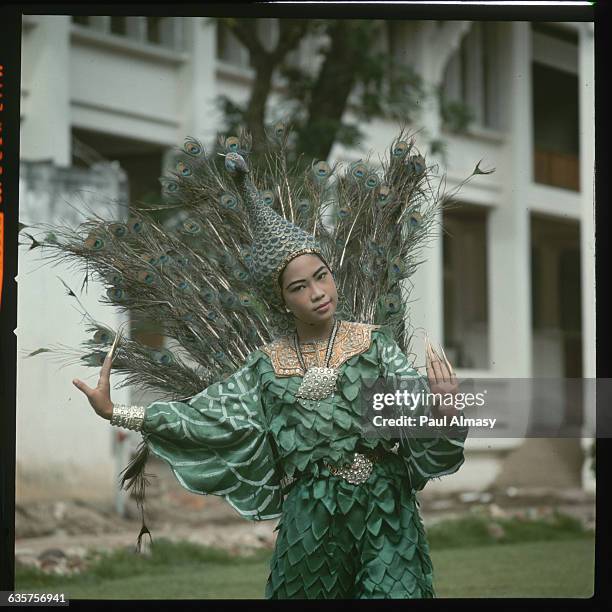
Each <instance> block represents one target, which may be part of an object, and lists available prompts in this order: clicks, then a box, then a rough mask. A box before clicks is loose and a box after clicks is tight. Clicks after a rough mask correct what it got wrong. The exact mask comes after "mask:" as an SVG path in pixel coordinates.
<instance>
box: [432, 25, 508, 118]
mask: <svg viewBox="0 0 612 612" xmlns="http://www.w3.org/2000/svg"><path fill="white" fill-rule="evenodd" d="M498 38H499V32H498V25H497V24H496V23H487V22H476V23H473V24H472V26H471V28H470V31H469V32H468V33H467V34H466V35H465V36H464V37H463V40H462V41H461V45H460V47H459V49H458V50H457V52H456V53H454V54H453V55H452V56H451V58H450V60H449V61H448V63H447V65H446V69H445V71H444V77H443V83H442V92H441V94H442V118H443V121H444V122H445V124H446V126H447V127H449V128H451V129H455V130H462V129H465V127H467V125H468V124H469V123H470V122H473V123H474V124H476V125H479V126H483V127H487V128H491V129H501V127H502V126H501V122H500V116H499V115H500V114H499V102H498V97H497V96H498V94H497V92H498V82H497V79H498V74H499V70H498V57H499V45H498V42H497V41H498Z"/></svg>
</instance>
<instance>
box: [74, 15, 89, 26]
mask: <svg viewBox="0 0 612 612" xmlns="http://www.w3.org/2000/svg"><path fill="white" fill-rule="evenodd" d="M72 23H77V24H78V25H84V26H88V25H89V17H88V16H87V15H73V16H72Z"/></svg>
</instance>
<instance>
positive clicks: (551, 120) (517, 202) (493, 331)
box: [17, 16, 595, 498]
mask: <svg viewBox="0 0 612 612" xmlns="http://www.w3.org/2000/svg"><path fill="white" fill-rule="evenodd" d="M258 28H259V32H260V36H261V38H262V41H271V40H274V36H275V35H276V23H275V20H273V19H266V20H263V19H262V20H258ZM313 49H314V42H313V41H308V40H307V41H305V42H304V43H303V44H302V45H301V47H300V48H299V49H298V50H297V51H296V52H294V54H293V57H292V61H295V62H299V63H301V64H303V65H307V64H308V62H309V61H312V57H313ZM388 51H389V53H393V54H394V55H395V56H396V57H397V58H398V59H400V60H402V61H405V62H406V63H407V64H410V65H411V66H412V67H413V68H414V69H415V70H416V71H417V72H418V73H419V74H420V75H421V76H422V78H423V79H424V81H425V83H426V84H427V86H428V87H429V88H431V90H432V91H434V90H439V91H441V92H442V95H441V96H429V97H428V98H427V99H426V100H425V103H424V104H423V109H422V115H421V117H420V120H419V125H418V126H415V127H418V128H422V130H423V131H422V134H423V136H424V138H426V139H428V140H430V141H431V140H436V139H438V140H439V139H441V140H442V141H443V142H444V143H445V151H446V154H445V155H440V156H438V157H436V156H430V157H428V159H432V157H433V158H434V159H435V160H436V161H439V163H440V165H441V167H442V168H443V170H444V172H445V173H446V181H447V186H448V188H449V189H450V190H452V189H453V188H454V187H456V186H458V185H459V183H460V182H461V181H462V180H463V179H464V178H465V177H467V176H468V175H469V174H470V173H471V172H472V170H473V169H474V167H475V165H476V163H477V162H478V161H479V160H483V162H482V166H483V167H485V168H488V167H495V168H496V172H495V173H493V174H490V175H486V176H478V177H475V179H473V180H472V181H470V182H469V183H468V184H467V185H465V186H463V187H462V188H461V190H460V192H459V195H458V199H459V200H460V201H461V203H462V206H460V207H458V208H456V209H453V210H452V211H448V212H445V213H444V215H442V217H441V219H440V221H441V223H442V226H443V228H444V232H443V234H442V235H441V236H440V238H439V239H438V240H437V241H435V242H434V243H433V244H432V245H431V247H430V248H429V249H428V251H427V261H426V263H425V264H423V266H422V267H421V268H420V269H419V271H418V272H417V274H416V275H415V279H414V289H413V292H412V293H411V299H414V300H415V301H414V302H413V305H412V321H411V322H412V324H413V325H414V326H415V327H416V328H417V335H418V330H427V333H428V334H429V336H430V337H431V338H432V339H433V340H435V341H438V342H440V343H442V344H443V345H444V347H445V350H446V351H447V354H448V356H449V359H450V360H451V362H452V363H453V364H454V365H455V366H456V369H457V374H458V376H459V377H464V376H465V377H473V378H531V377H567V378H581V377H584V378H594V377H595V306H594V303H595V301H594V287H595V267H594V256H595V251H594V221H593V218H594V214H593V213H594V197H593V168H594V91H593V85H594V77H593V64H594V55H593V24H590V23H547V24H535V23H529V22H499V23H498V22H469V21H448V22H444V21H420V22H419V21H406V22H402V21H396V22H393V23H392V24H390V25H389V49H388ZM252 79H253V71H252V69H251V68H250V65H249V56H248V52H247V51H246V49H245V48H244V47H242V46H241V45H240V44H239V43H238V42H237V41H236V40H235V39H233V38H232V36H231V35H230V34H229V32H227V31H225V30H224V29H223V28H221V27H219V26H217V25H216V24H215V23H213V22H212V21H210V20H208V19H205V18H178V17H163V18H158V17H155V18H153V17H106V16H95V17H94V16H92V17H70V16H24V21H23V38H22V99H21V160H22V163H23V166H24V168H25V167H26V166H30V165H32V164H41V163H47V164H51V165H53V166H54V167H56V168H73V169H79V168H80V169H81V170H83V169H89V170H91V169H92V168H94V169H95V168H96V167H99V165H100V163H103V162H105V161H114V162H118V164H119V166H120V167H121V169H122V170H123V172H124V173H125V177H126V178H127V186H128V189H129V196H130V197H131V198H132V199H143V198H147V197H155V196H156V194H157V193H158V190H159V183H158V177H159V176H161V175H162V174H163V173H164V171H165V169H166V165H167V162H168V160H169V159H170V156H171V155H172V151H173V149H174V148H175V147H177V146H180V145H181V143H182V142H183V140H184V137H185V136H187V135H192V136H195V137H198V138H199V139H201V140H202V141H204V142H210V141H211V139H212V138H214V137H215V134H216V132H217V130H218V129H219V127H220V126H221V122H222V116H221V114H220V111H219V109H218V107H217V105H216V103H215V100H216V97H217V96H218V95H221V94H223V95H226V96H229V97H231V98H232V99H233V100H235V101H236V102H243V101H245V100H246V99H247V97H248V94H249V86H250V84H251V82H252ZM453 102H458V103H460V104H463V105H467V107H469V108H470V110H471V113H472V115H473V120H472V123H471V124H470V126H469V127H468V128H467V129H463V130H461V131H456V130H452V129H451V128H452V121H451V119H450V118H449V115H448V112H446V111H447V110H448V109H449V108H452V103H453ZM363 130H364V133H365V134H366V142H365V143H364V146H363V149H364V151H365V152H366V153H367V150H370V149H371V150H374V151H382V150H384V149H385V148H386V147H387V146H388V145H389V143H390V142H391V140H392V139H393V137H394V135H395V133H396V131H397V126H396V125H395V124H394V123H393V122H390V121H386V120H383V119H379V120H375V121H372V122H370V123H368V124H365V125H363ZM417 144H418V145H420V144H421V143H419V142H418V137H417ZM421 148H422V147H421ZM359 156H361V153H360V152H359V151H353V150H350V151H349V150H344V149H342V147H339V146H336V147H335V148H334V149H333V150H332V153H331V156H330V157H331V158H332V159H336V160H352V159H356V158H358V157H359ZM96 164H97V166H96ZM22 174H23V176H26V173H22ZM24 180H25V179H24ZM117 180H119V179H117ZM26 187H27V186H24V189H25V188H26ZM22 206H23V204H22ZM56 206H57V204H56ZM47 212H48V211H47ZM21 214H22V215H24V214H25V215H26V216H27V215H28V214H29V212H28V211H24V210H23V209H22V211H21ZM41 214H42V213H41ZM47 216H48V215H47ZM24 219H25V217H24ZM23 222H26V221H23ZM33 257H34V256H33V255H31V254H27V255H24V254H23V251H20V278H19V281H20V282H19V291H20V298H19V306H18V312H19V315H18V316H19V320H18V325H19V330H23V333H22V334H19V335H18V342H19V344H20V346H21V348H22V350H24V351H27V350H30V346H31V347H33V348H38V346H36V343H37V342H39V340H40V338H39V337H38V336H36V333H37V332H35V331H33V330H34V329H35V328H34V327H28V326H29V321H31V320H33V319H34V318H35V317H36V313H35V307H34V306H35V305H34V304H33V303H32V302H31V301H30V300H22V299H21V292H22V291H24V294H23V295H26V293H25V292H26V291H27V290H28V289H27V286H28V283H34V282H35V281H34V280H33V278H35V277H30V278H29V279H27V278H26V276H25V275H23V276H22V273H21V270H22V266H24V265H26V263H27V265H33V261H34V259H33ZM39 274H42V272H39ZM46 274H49V271H48V270H47V272H46ZM66 274H69V272H68V271H66ZM74 278H75V283H76V282H77V281H76V278H77V277H74ZM48 291H49V292H50V293H49V297H48V299H49V301H50V302H53V303H56V302H57V303H56V306H55V307H56V310H57V313H58V316H60V317H61V316H64V315H65V312H64V311H63V309H65V294H62V291H56V290H55V289H51V288H50V287H49V288H48ZM91 308H92V309H93V311H94V312H95V313H98V314H100V315H101V316H102V313H104V314H103V317H102V318H103V319H104V320H106V321H108V322H109V323H113V322H114V323H117V318H116V315H113V314H112V313H109V312H108V309H105V310H96V308H98V307H97V306H95V305H94V304H93V303H92V304H91ZM113 317H115V318H113ZM71 325H74V326H78V321H77V322H66V327H68V326H71ZM28 329H31V330H32V332H31V333H30V332H28V331H27V330H28ZM74 333H76V332H74ZM74 333H72V332H71V333H70V334H69V335H71V336H73V337H74ZM28 334H29V335H28ZM149 340H150V341H151V342H156V341H159V339H156V337H155V334H153V335H152V336H151V337H150V338H149ZM414 348H415V349H416V352H417V354H418V357H417V363H419V364H421V363H424V356H423V354H422V349H421V348H420V347H419V346H415V347H414ZM419 351H420V354H419ZM19 368H20V373H19V374H18V376H19V379H18V399H19V405H18V416H17V419H18V432H17V445H18V457H17V464H18V473H17V487H18V496H19V495H20V494H21V495H22V496H23V497H24V498H34V497H36V496H37V495H39V494H40V495H43V493H42V491H43V489H45V487H47V489H48V488H49V487H48V485H47V484H45V483H48V482H49V478H48V474H49V473H51V472H53V473H54V474H61V473H62V471H63V470H64V469H65V470H71V472H70V473H72V474H78V475H75V476H74V478H73V480H72V481H71V484H70V487H65V491H63V493H66V494H69V495H73V494H74V495H76V493H75V492H76V491H78V490H79V487H80V486H81V483H82V482H84V481H85V480H86V479H87V478H88V475H90V476H91V474H93V473H94V472H95V474H96V476H95V479H96V482H98V484H99V486H97V489H96V490H97V491H98V492H99V495H100V496H108V495H110V494H112V491H113V488H114V486H115V485H114V482H113V479H112V477H111V476H112V473H113V467H112V465H113V464H112V452H113V451H112V449H113V444H111V443H110V442H109V438H110V436H111V434H109V433H108V428H105V427H103V426H101V424H100V423H97V422H96V421H95V416H94V415H92V414H87V410H88V407H87V405H86V402H85V400H84V398H83V396H82V395H81V393H80V392H79V391H77V390H76V389H74V388H69V387H70V380H71V377H84V376H85V374H86V372H84V369H83V368H82V367H81V368H80V369H79V368H75V369H74V370H69V371H68V370H67V371H66V378H65V379H64V378H62V377H63V374H61V375H58V374H57V373H56V371H55V370H53V375H52V376H51V375H50V374H49V372H50V371H51V370H49V368H53V366H52V365H50V364H48V363H43V360H42V359H40V358H39V361H37V362H36V363H34V361H33V360H30V361H26V360H21V361H20V364H19ZM39 376H42V377H44V380H45V383H46V386H45V389H46V393H47V394H48V396H49V397H59V398H61V400H60V402H59V403H61V404H66V403H67V402H71V405H72V406H73V408H72V409H74V406H75V405H78V406H79V407H80V408H81V410H82V411H81V413H80V414H79V415H78V417H77V416H76V410H75V415H74V419H75V422H74V423H61V421H60V422H58V421H57V415H54V416H51V415H49V416H48V417H43V418H42V421H40V416H37V414H38V411H39V410H40V406H39V405H37V403H36V402H35V401H34V400H33V397H32V396H31V394H30V395H29V394H28V390H27V389H28V384H27V380H29V379H30V378H31V377H39ZM120 393H123V394H127V393H128V392H127V391H125V390H123V391H121V392H120ZM115 397H117V399H121V398H120V396H119V395H116V396H115V395H114V396H113V398H115ZM130 399H131V400H132V401H139V400H140V401H143V397H132V398H130ZM581 399H583V401H581ZM144 400H146V398H144ZM83 404H85V405H83ZM584 405H585V402H584V398H577V399H576V398H571V399H570V400H568V401H567V405H566V406H565V410H566V411H567V412H568V414H569V413H571V414H572V415H573V417H574V418H575V419H576V420H577V422H579V423H580V424H582V426H583V432H584V437H583V439H576V440H552V439H548V440H540V439H528V440H522V439H516V438H508V439H505V438H495V439H469V440H468V443H467V445H466V455H467V460H466V464H465V466H464V467H463V468H462V469H461V470H460V471H459V472H458V473H457V474H455V475H453V477H452V478H449V479H441V480H440V481H436V482H432V483H430V485H428V489H430V490H432V491H433V492H436V491H445V490H452V489H476V490H481V489H485V488H488V487H492V486H509V485H511V484H518V485H519V486H520V485H538V484H542V485H544V484H552V485H553V486H573V487H585V488H587V489H590V490H594V480H593V478H592V475H591V474H590V471H589V469H588V466H589V458H588V456H587V455H588V453H587V450H588V448H589V445H590V444H591V439H592V437H593V432H594V422H593V421H592V417H590V416H589V414H588V413H587V411H585V410H583V408H582V406H584ZM45 418H46V419H47V421H45ZM35 419H39V423H41V426H44V432H39V433H38V434H35V433H33V432H32V429H31V423H33V422H35ZM45 423H46V425H45ZM75 431H76V432H80V433H76V434H75ZM75 435H76V437H77V438H79V437H81V436H82V438H83V440H85V439H87V442H88V443H87V448H88V452H87V453H85V455H84V456H83V455H82V454H81V453H82V451H83V448H82V446H83V445H82V444H81V445H79V444H76V443H75ZM112 435H115V432H113V434H112ZM77 458H78V459H77ZM77 462H79V466H78V469H77V467H75V463H77ZM100 465H107V466H108V467H106V468H104V469H102V470H100V468H99V466H100ZM94 468H95V469H94ZM45 470H46V471H45ZM53 482H54V485H53V487H52V490H49V491H48V494H49V495H56V494H58V492H59V491H61V490H62V483H61V478H59V479H55V480H53ZM90 488H91V487H90ZM37 491H38V493H37ZM43 496H47V495H46V494H44V495H43Z"/></svg>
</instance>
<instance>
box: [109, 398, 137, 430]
mask: <svg viewBox="0 0 612 612" xmlns="http://www.w3.org/2000/svg"><path fill="white" fill-rule="evenodd" d="M144 417H145V407H144V406H126V405H125V404H113V414H112V416H111V419H110V424H111V425H114V426H115V427H123V428H125V429H131V430H133V431H140V430H141V429H142V424H143V423H144Z"/></svg>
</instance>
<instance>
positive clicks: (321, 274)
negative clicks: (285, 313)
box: [280, 255, 338, 324]
mask: <svg viewBox="0 0 612 612" xmlns="http://www.w3.org/2000/svg"><path fill="white" fill-rule="evenodd" d="M280 282H281V288H282V295H283V299H284V301H285V305H286V306H287V308H288V309H289V310H290V311H291V312H292V314H293V316H294V317H295V318H296V319H299V320H300V321H303V322H304V323H311V324H319V323H323V322H325V321H327V320H329V319H331V318H332V317H333V316H334V314H335V312H336V306H337V304H338V291H337V289H336V283H335V282H334V278H333V276H332V274H331V272H330V271H329V268H328V267H327V266H326V265H325V264H324V263H323V261H322V260H321V259H319V258H318V257H317V256H316V255H300V256H298V257H296V258H295V259H292V260H291V261H290V262H289V263H288V264H287V267H286V268H285V269H284V271H283V273H282V275H281V277H280ZM326 304H327V306H326Z"/></svg>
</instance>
